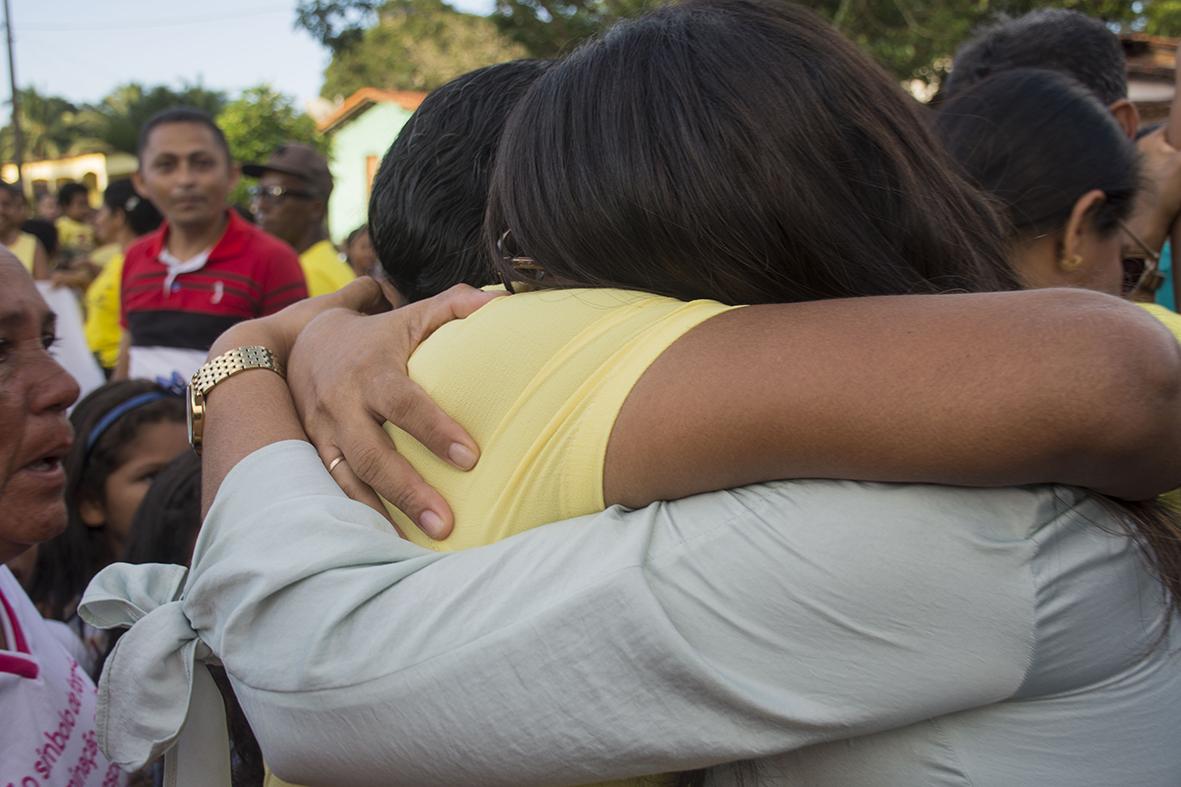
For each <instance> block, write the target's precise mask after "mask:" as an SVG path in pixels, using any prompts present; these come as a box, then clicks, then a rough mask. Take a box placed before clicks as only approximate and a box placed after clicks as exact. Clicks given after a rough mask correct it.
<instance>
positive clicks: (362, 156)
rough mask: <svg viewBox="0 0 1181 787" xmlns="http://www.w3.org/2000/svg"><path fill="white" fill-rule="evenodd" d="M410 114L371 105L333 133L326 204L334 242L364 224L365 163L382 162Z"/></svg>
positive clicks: (394, 107)
mask: <svg viewBox="0 0 1181 787" xmlns="http://www.w3.org/2000/svg"><path fill="white" fill-rule="evenodd" d="M410 114H411V113H409V112H407V111H406V110H404V109H402V108H401V107H400V106H398V105H397V104H371V105H370V106H369V108H368V109H366V110H365V111H363V112H362V113H361V114H359V115H356V116H354V117H353V118H351V119H350V120H349V121H348V122H346V123H345V124H344V125H343V126H341V127H340V128H338V129H336V130H335V131H334V132H332V154H331V158H330V163H329V168H330V169H331V170H332V179H333V182H334V185H333V188H332V198H331V199H330V200H329V201H328V231H329V233H330V234H331V235H332V240H333V241H335V242H337V243H341V242H343V241H344V239H345V237H346V236H347V235H348V234H349V233H350V232H351V231H352V230H353V229H355V228H356V227H358V226H359V225H361V224H363V223H365V221H366V216H367V213H368V209H369V183H368V180H367V179H366V169H365V167H366V160H367V159H368V157H369V156H376V157H377V161H378V162H380V161H381V158H382V156H384V155H385V152H386V150H387V149H388V148H389V146H390V144H391V143H392V142H393V141H394V138H395V137H396V136H398V132H399V131H401V130H402V126H403V125H405V123H406V120H407V119H408V118H409V117H410ZM374 171H376V170H374Z"/></svg>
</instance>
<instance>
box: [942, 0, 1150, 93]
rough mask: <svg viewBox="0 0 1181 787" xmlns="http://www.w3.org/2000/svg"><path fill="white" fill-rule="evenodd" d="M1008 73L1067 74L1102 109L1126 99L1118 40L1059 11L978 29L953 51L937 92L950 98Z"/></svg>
mask: <svg viewBox="0 0 1181 787" xmlns="http://www.w3.org/2000/svg"><path fill="white" fill-rule="evenodd" d="M1013 68H1046V69H1049V70H1051V71H1061V72H1063V73H1066V74H1069V75H1070V76H1072V77H1074V78H1075V79H1077V80H1078V81H1079V82H1081V83H1082V84H1083V85H1084V86H1085V87H1086V88H1087V89H1088V90H1090V91H1091V92H1092V93H1094V94H1095V95H1096V96H1098V98H1099V100H1100V101H1102V102H1103V103H1104V104H1106V105H1111V104H1114V103H1115V102H1116V101H1119V100H1120V99H1121V98H1127V97H1128V78H1127V63H1126V62H1125V59H1124V50H1123V47H1121V46H1120V42H1119V37H1118V36H1116V34H1115V33H1113V32H1111V30H1110V29H1108V27H1107V25H1105V24H1103V22H1102V21H1100V20H1098V19H1092V18H1091V17H1089V16H1087V15H1086V14H1082V13H1079V12H1078V11H1069V10H1066V9H1063V8H1045V9H1042V10H1040V11H1031V12H1030V13H1028V14H1026V15H1025V16H1022V17H1019V18H1017V19H1002V20H1001V21H1000V22H998V23H997V24H994V25H992V26H990V27H986V28H984V29H982V30H980V31H979V32H978V33H977V34H976V35H975V36H973V38H971V39H970V40H969V41H968V42H967V43H965V44H963V45H962V46H961V47H960V48H959V51H957V52H956V55H955V60H954V61H953V62H952V65H951V73H950V74H949V75H948V77H947V80H946V81H945V82H944V84H943V89H942V91H941V92H942V93H943V94H944V97H945V98H951V97H952V96H954V95H956V94H957V93H960V92H962V91H963V90H966V89H967V88H969V87H971V86H972V85H974V84H976V83H977V82H979V81H980V80H982V79H986V78H988V77H990V76H992V75H993V74H999V73H1000V72H1002V71H1008V70H1010V69H1013Z"/></svg>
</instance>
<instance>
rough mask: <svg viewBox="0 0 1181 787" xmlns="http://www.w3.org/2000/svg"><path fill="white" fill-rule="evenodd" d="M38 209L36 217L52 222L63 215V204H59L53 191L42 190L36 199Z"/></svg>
mask: <svg viewBox="0 0 1181 787" xmlns="http://www.w3.org/2000/svg"><path fill="white" fill-rule="evenodd" d="M36 206H37V211H36V214H35V215H34V218H38V219H41V220H42V221H48V222H49V223H50V224H52V223H53V222H55V221H57V220H58V217H60V216H61V215H62V209H61V206H59V205H58V204H57V195H55V194H54V193H53V192H52V191H45V192H42V193H41V195H40V196H38V197H37V200H36Z"/></svg>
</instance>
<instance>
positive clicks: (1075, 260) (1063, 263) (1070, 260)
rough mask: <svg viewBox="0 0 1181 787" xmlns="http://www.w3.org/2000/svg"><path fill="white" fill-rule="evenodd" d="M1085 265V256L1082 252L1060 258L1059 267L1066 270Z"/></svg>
mask: <svg viewBox="0 0 1181 787" xmlns="http://www.w3.org/2000/svg"><path fill="white" fill-rule="evenodd" d="M1082 266H1083V257H1082V255H1081V254H1071V255H1070V256H1069V257H1062V258H1061V259H1059V260H1058V267H1060V268H1061V269H1062V270H1064V271H1076V270H1078V269H1079V268H1081V267H1082Z"/></svg>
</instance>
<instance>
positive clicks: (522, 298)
mask: <svg viewBox="0 0 1181 787" xmlns="http://www.w3.org/2000/svg"><path fill="white" fill-rule="evenodd" d="M730 308H732V307H729V306H725V305H723V304H720V303H717V302H715V301H704V300H702V301H692V302H689V303H686V302H683V301H677V300H673V299H672V298H665V297H662V296H658V295H650V294H647V293H638V292H631V291H625V290H610V289H570V290H544V291H537V292H527V293H520V294H517V295H511V296H508V297H506V298H500V299H498V300H495V301H493V302H492V303H489V304H488V305H486V306H484V307H483V308H481V309H480V310H479V311H477V312H476V313H475V314H473V315H472V316H471V317H468V318H467V319H466V320H457V321H455V322H452V323H448V324H447V325H445V326H443V327H442V328H440V329H439V330H438V331H436V332H435V334H434V335H432V336H431V337H430V338H429V339H428V340H427V341H426V342H424V343H423V344H422V346H421V347H419V348H418V351H417V352H415V354H414V355H413V356H412V357H411V359H410V363H409V371H410V376H411V378H413V379H414V380H415V381H416V382H418V383H419V384H420V385H422V386H423V388H425V389H426V392H427V393H428V394H430V396H431V398H433V399H434V400H435V401H436V402H437V403H438V404H439V406H441V407H442V408H443V410H444V411H446V412H447V413H448V414H450V415H451V416H452V417H453V418H455V419H456V420H457V421H459V423H460V424H462V425H463V426H464V428H466V429H467V430H468V433H469V434H470V435H471V436H472V437H473V438H474V439H475V441H476V444H477V445H479V446H480V462H479V464H478V465H477V466H476V467H475V469H473V470H471V471H470V472H467V473H464V472H461V471H459V470H456V469H454V468H453V467H451V466H450V465H449V464H447V463H446V462H444V461H442V460H440V459H438V458H436V457H435V456H434V455H433V454H431V453H430V452H429V451H428V450H427V449H426V448H424V447H423V446H422V445H421V444H420V443H418V441H416V440H414V438H412V437H410V436H409V435H408V434H406V433H405V432H403V431H402V430H400V429H398V428H397V427H395V426H393V425H392V424H386V431H387V432H388V433H389V434H390V436H391V437H392V438H393V440H394V443H395V444H396V445H397V448H398V451H399V452H400V453H401V454H402V455H403V456H404V457H406V459H407V460H408V461H409V462H410V463H411V465H413V466H414V468H415V469H416V470H417V471H418V472H419V473H421V474H422V476H423V478H424V479H426V481H427V483H429V484H430V485H431V486H433V487H434V488H436V489H438V490H439V492H440V493H441V494H442V495H443V497H444V499H446V500H447V502H448V503H450V505H451V508H452V511H453V512H454V513H455V529H454V531H453V532H452V534H451V536H450V537H449V538H448V539H447V540H445V541H432V540H431V539H429V538H427V537H426V536H425V535H424V534H423V533H422V531H420V530H419V529H418V528H417V527H415V525H414V524H413V523H412V522H411V521H410V520H409V519H408V518H407V517H406V516H404V515H403V514H402V512H400V511H398V510H397V509H395V508H393V507H392V506H390V505H389V504H387V508H388V509H389V510H390V513H391V515H392V516H393V517H394V519H395V520H396V521H397V523H398V526H399V527H401V528H402V532H403V533H405V534H406V536H407V537H408V538H409V539H410V540H411V541H414V542H415V543H417V544H420V545H422V546H425V547H428V548H430V549H435V550H441V551H452V550H458V549H466V548H469V547H475V546H481V545H484V544H490V543H492V542H494V541H499V540H500V539H502V538H506V537H508V536H511V535H513V534H515V533H520V532H522V531H524V530H528V529H530V528H533V527H537V526H538V525H543V524H546V523H547V522H556V521H558V520H561V519H567V518H569V517H573V516H580V515H582V514H590V513H594V512H597V511H602V510H603V509H604V508H605V507H606V506H605V504H604V501H603V461H604V456H605V453H606V450H607V440H608V438H609V437H610V435H611V429H612V427H613V426H614V424H615V417H616V415H618V413H619V410H620V408H621V407H622V406H623V402H624V399H625V398H626V397H627V395H628V393H629V392H630V391H631V389H632V386H633V385H635V383H636V381H637V380H639V379H640V376H641V375H642V374H643V373H644V371H645V370H646V369H647V368H648V366H649V365H650V364H651V363H652V362H653V361H654V360H656V358H657V357H659V356H660V354H661V353H663V352H664V351H665V349H667V348H668V346H669V345H670V344H672V343H673V342H674V341H676V340H677V339H678V338H680V337H681V336H682V335H684V334H685V332H686V331H688V330H689V329H690V328H692V327H694V326H695V325H698V324H699V323H701V322H702V321H704V320H707V319H709V318H710V317H713V316H714V315H716V314H720V313H722V312H724V311H727V310H728V309H730Z"/></svg>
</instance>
